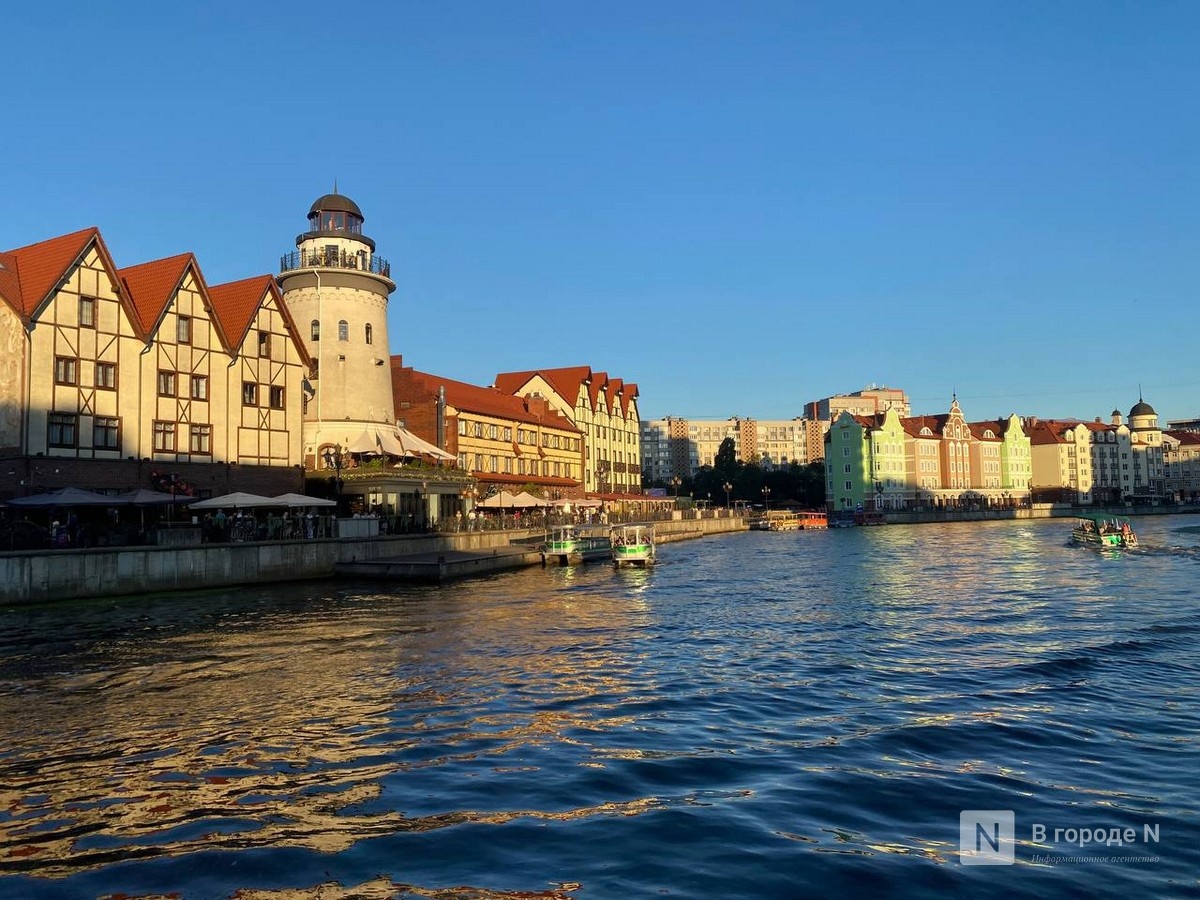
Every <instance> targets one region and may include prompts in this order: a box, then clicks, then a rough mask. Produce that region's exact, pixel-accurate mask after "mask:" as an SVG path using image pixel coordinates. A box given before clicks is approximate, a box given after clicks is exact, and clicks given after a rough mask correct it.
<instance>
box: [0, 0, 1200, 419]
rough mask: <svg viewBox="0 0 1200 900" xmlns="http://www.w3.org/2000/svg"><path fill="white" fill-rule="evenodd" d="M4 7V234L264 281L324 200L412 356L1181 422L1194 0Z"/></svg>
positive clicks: (723, 398) (805, 396)
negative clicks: (359, 235)
mask: <svg viewBox="0 0 1200 900" xmlns="http://www.w3.org/2000/svg"><path fill="white" fill-rule="evenodd" d="M32 7H33V5H32V4H29V5H26V6H25V7H23V8H22V9H20V10H18V11H9V12H8V13H7V14H6V16H5V26H6V30H7V35H6V40H5V47H6V64H7V71H8V73H9V77H8V80H7V83H8V90H7V91H6V95H7V96H6V103H5V105H4V108H3V112H2V117H0V123H3V124H2V129H3V130H2V132H0V133H3V134H4V139H3V140H0V190H2V191H3V196H4V198H5V201H6V202H5V207H6V208H7V210H8V215H6V216H3V217H0V248H4V249H9V248H13V247H17V246H21V245H24V244H27V243H32V242H34V241H38V240H42V239H45V238H48V237H52V236H54V235H57V234H62V233H66V232H69V231H75V230H77V229H80V228H84V227H87V226H89V225H97V226H99V227H100V229H101V231H102V233H103V234H104V237H105V239H106V241H107V242H108V245H109V248H110V249H111V250H112V252H113V255H114V257H115V259H116V261H117V264H118V265H121V266H124V265H132V264H135V263H140V262H144V261H147V260H151V259H157V258H160V257H164V256H169V255H173V254H175V253H180V252H184V251H189V250H190V251H193V252H195V253H196V255H197V257H198V258H199V260H200V265H201V267H202V269H203V271H204V273H205V277H206V278H207V279H208V281H209V283H219V282H223V281H230V280H234V279H238V278H244V277H248V276H250V275H254V274H259V273H262V272H275V271H277V267H278V261H279V256H280V255H281V254H282V253H284V252H287V251H289V250H292V249H294V239H295V236H296V235H297V234H298V233H299V232H301V231H302V230H304V228H305V226H306V221H305V214H306V213H307V211H308V207H309V205H310V204H311V203H312V201H313V200H314V199H315V198H316V197H318V196H320V195H321V194H323V193H326V192H327V191H329V190H330V189H331V188H332V186H333V182H334V179H335V178H336V179H337V182H338V187H339V190H340V191H341V192H342V193H344V194H346V195H347V196H349V197H351V198H353V199H354V200H355V201H356V202H357V203H358V204H359V205H360V207H361V208H362V210H363V213H364V215H365V216H366V227H365V230H366V232H367V234H369V235H370V236H371V237H372V238H374V239H375V241H376V243H377V245H378V253H379V254H380V255H382V256H384V257H386V258H387V259H388V260H389V261H390V262H391V264H392V275H393V278H394V279H395V280H396V281H397V283H398V288H397V290H396V293H395V294H394V295H393V297H392V301H391V308H390V313H389V328H390V343H391V349H392V352H393V353H402V354H403V355H404V358H405V361H406V363H408V364H410V365H414V366H416V367H417V368H418V369H422V370H425V371H431V372H436V373H439V374H442V375H445V376H447V377H451V378H457V379H461V380H464V381H470V382H474V383H479V384H488V383H490V381H491V380H492V378H493V377H494V376H495V374H496V373H497V372H499V371H509V370H518V369H527V368H536V367H549V366H564V365H582V364H586V365H591V366H592V367H593V368H595V369H597V370H606V371H608V372H609V373H610V374H612V375H616V376H618V377H621V378H624V379H625V380H627V381H636V382H637V383H638V385H639V387H640V389H641V394H642V397H641V411H642V415H643V417H644V418H654V417H659V416H664V415H677V416H690V417H693V418H723V417H725V416H730V415H742V416H755V417H758V418H788V417H791V416H795V415H799V414H801V412H802V407H803V404H804V403H805V402H806V401H809V400H813V399H817V398H819V397H823V396H827V395H829V394H832V393H839V392H845V391H851V390H856V389H859V388H862V387H864V386H866V385H868V384H869V383H879V384H887V385H889V386H895V387H902V388H905V389H906V390H907V391H908V392H909V394H910V396H911V397H912V400H913V408H914V412H920V413H934V412H940V411H944V410H945V408H946V407H947V406H948V404H949V402H950V398H951V393H952V392H954V391H957V394H958V397H959V400H960V402H961V403H962V405H963V407H964V411H965V412H966V413H967V415H968V417H969V418H985V417H993V416H999V415H1006V414H1007V413H1009V412H1013V411H1015V412H1018V413H1021V414H1034V415H1039V416H1042V417H1047V416H1078V417H1082V418H1091V417H1093V416H1096V415H1101V416H1107V415H1108V413H1109V412H1110V411H1111V410H1112V409H1113V408H1114V407H1120V408H1121V409H1122V411H1125V412H1127V411H1128V409H1129V407H1130V406H1132V405H1133V404H1134V403H1135V402H1136V401H1137V395H1138V388H1139V384H1140V385H1142V389H1143V391H1144V394H1145V397H1146V399H1147V400H1148V401H1149V402H1150V403H1152V404H1153V405H1154V406H1155V407H1156V409H1157V410H1158V412H1159V414H1160V416H1161V417H1163V419H1166V418H1183V417H1191V416H1198V415H1200V365H1198V364H1197V352H1196V348H1197V343H1198V341H1200V304H1198V303H1197V293H1198V291H1197V289H1198V287H1200V180H1198V179H1197V163H1198V161H1200V117H1198V116H1197V113H1196V94H1197V88H1198V87H1200V53H1197V52H1196V47H1197V46H1200V5H1198V4H1195V3H1191V2H1178V3H1172V2H1155V3H1147V4H1129V3H1103V2H1092V3H1072V2H1062V3H1055V4H1045V3H1022V2H1002V3H983V2H972V3H953V2H944V3H922V2H913V3H903V4H901V3H891V2H888V3H858V4H845V3H800V2H790V3H764V2H758V3H756V2H748V3H731V2H726V3H705V2H689V3H619V2H606V3H602V4H600V3H593V4H585V3H580V2H553V3H509V4H505V3H497V2H493V3H419V4H418V3H391V4H380V5H379V6H378V8H370V7H369V6H368V7H360V6H354V5H343V6H338V5H329V4H311V3H304V2H301V3H291V4H286V5H282V4H280V5H275V4H267V3H251V4H242V3H237V4H234V3H206V4H186V5H185V4H159V3H156V4H144V3H134V2H127V3H119V4H111V5H108V4H93V3H86V4H84V3H53V2H49V3H46V4H41V5H38V6H37V8H36V9H35V8H32Z"/></svg>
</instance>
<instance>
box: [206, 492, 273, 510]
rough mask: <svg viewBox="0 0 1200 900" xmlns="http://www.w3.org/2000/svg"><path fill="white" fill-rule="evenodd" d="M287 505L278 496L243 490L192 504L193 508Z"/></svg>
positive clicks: (249, 507) (243, 507)
mask: <svg viewBox="0 0 1200 900" xmlns="http://www.w3.org/2000/svg"><path fill="white" fill-rule="evenodd" d="M285 506H287V504H286V503H284V502H283V501H282V500H280V499H279V498H277V497H260V496H258V494H244V493H242V492H241V491H235V492H234V493H232V494H222V495H221V496H220V497H210V498H208V499H207V500H198V501H196V502H195V503H192V504H191V508H192V509H255V508H270V509H281V508H283V507H285Z"/></svg>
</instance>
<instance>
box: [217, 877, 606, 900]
mask: <svg viewBox="0 0 1200 900" xmlns="http://www.w3.org/2000/svg"><path fill="white" fill-rule="evenodd" d="M582 888H583V885H581V884H579V883H578V882H573V881H564V882H561V883H558V884H555V886H554V887H552V888H550V889H548V890H544V891H497V890H491V889H489V888H479V887H468V886H466V885H460V886H458V887H449V888H422V887H418V886H417V885H414V884H401V883H400V882H397V881H392V880H391V879H389V878H375V879H373V880H371V881H365V882H363V883H362V884H356V885H352V886H350V887H345V886H343V885H341V884H338V883H337V882H335V881H331V882H325V883H323V884H317V885H313V886H312V887H307V888H282V889H279V890H250V889H247V888H243V889H242V890H239V891H235V892H234V894H233V896H232V900H396V898H397V897H428V898H430V900H570V898H572V897H574V896H575V892H576V891H578V890H581V889H582Z"/></svg>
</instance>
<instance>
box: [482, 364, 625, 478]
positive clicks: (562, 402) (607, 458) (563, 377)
mask: <svg viewBox="0 0 1200 900" xmlns="http://www.w3.org/2000/svg"><path fill="white" fill-rule="evenodd" d="M496 388H497V390H500V391H503V392H504V393H507V394H514V395H519V396H522V397H533V398H542V399H545V400H546V401H547V403H548V404H549V406H550V408H551V409H553V410H556V411H557V412H558V413H560V414H561V415H562V416H563V417H565V418H566V419H567V420H568V421H570V422H571V424H572V425H574V427H576V428H577V429H578V430H579V431H580V432H582V434H583V445H584V472H583V483H584V490H586V491H587V492H588V493H596V494H617V495H624V494H640V493H641V492H642V465H641V420H640V418H639V415H638V406H637V398H638V388H637V385H636V384H632V383H627V382H625V381H622V380H621V379H620V378H610V377H609V376H608V374H607V373H605V372H593V371H592V370H591V368H590V367H588V366H574V367H571V368H563V369H535V370H531V371H528V372H502V373H501V374H499V375H497V376H496Z"/></svg>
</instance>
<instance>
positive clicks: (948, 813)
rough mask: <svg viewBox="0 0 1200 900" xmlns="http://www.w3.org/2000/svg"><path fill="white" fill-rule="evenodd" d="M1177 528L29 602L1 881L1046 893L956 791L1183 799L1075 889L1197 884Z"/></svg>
mask: <svg viewBox="0 0 1200 900" xmlns="http://www.w3.org/2000/svg"><path fill="white" fill-rule="evenodd" d="M1179 524H1180V523H1179V522H1178V521H1177V520H1175V519H1158V520H1154V521H1151V522H1146V523H1144V524H1143V525H1142V527H1141V528H1139V533H1140V534H1141V535H1142V543H1143V546H1144V547H1145V548H1146V549H1145V550H1144V552H1136V553H1128V552H1126V553H1122V554H1116V555H1114V556H1104V555H1102V554H1100V553H1097V552H1095V551H1094V550H1090V549H1088V548H1074V547H1070V546H1068V545H1067V543H1066V535H1067V533H1068V532H1069V528H1067V529H1066V530H1065V531H1064V530H1063V526H1062V524H1061V523H1054V522H1039V523H1028V524H1026V523H986V524H982V523H981V524H962V525H947V526H925V527H908V528H905V527H888V528H873V529H851V530H844V531H832V532H826V533H799V534H797V533H786V534H772V533H759V532H755V533H750V534H745V535H736V536H728V537H724V538H716V539H708V540H704V541H695V542H688V543H683V544H671V545H668V546H666V547H664V548H663V550H662V554H661V561H660V564H659V565H658V566H657V567H655V568H653V569H629V570H620V571H614V570H612V569H611V568H609V567H607V566H603V565H590V566H577V567H553V568H549V569H546V570H529V571H523V572H517V573H510V574H506V575H503V576H497V577H494V578H490V579H485V580H480V581H475V582H468V583H462V584H458V585H453V586H448V587H443V588H426V587H422V588H409V587H404V588H398V589H396V590H383V589H381V588H380V587H379V586H378V585H376V586H372V587H367V588H366V589H363V588H362V587H361V586H359V587H354V586H345V585H329V584H319V585H309V586H300V587H297V586H295V585H288V586H282V587H278V588H269V589H263V590H258V589H256V590H246V591H240V592H230V593H220V594H192V595H186V596H172V597H161V598H144V599H130V600H124V601H116V602H114V601H98V602H94V603H78V604H67V605H59V606H48V607H41V608H37V609H16V610H7V611H4V613H3V625H4V627H3V630H2V632H0V634H2V636H0V722H3V737H4V740H3V743H2V744H0V895H9V894H17V895H21V896H39V895H42V896H97V895H102V894H112V893H114V892H124V893H126V894H129V895H137V894H144V895H148V894H153V893H163V892H170V891H185V892H186V893H187V894H188V895H195V896H214V897H230V896H235V895H236V896H238V897H241V898H248V897H317V896H319V897H322V898H327V897H339V896H345V897H350V896H353V897H364V898H370V897H376V896H378V897H399V896H411V897H426V896H428V897H447V898H449V897H455V898H457V897H471V898H478V897H567V896H576V895H578V896H587V897H630V896H647V895H650V894H653V893H657V892H670V893H674V894H677V895H680V896H701V895H705V896H722V897H728V896H740V895H741V896H794V895H798V894H805V893H829V892H834V891H836V890H843V889H850V888H855V889H860V890H861V889H862V888H864V887H865V886H867V885H878V886H879V888H880V889H882V888H883V887H884V886H885V885H887V886H891V887H893V888H894V886H895V885H896V884H897V883H903V884H904V885H906V886H907V888H908V889H910V890H912V891H913V892H914V893H922V892H934V891H945V890H963V889H967V888H969V889H970V890H972V891H973V892H976V893H979V892H983V893H989V892H995V893H1000V892H1001V889H1002V888H1003V889H1013V888H1014V885H1015V886H1017V888H1018V889H1020V890H1024V891H1028V892H1036V893H1045V892H1054V891H1056V890H1060V889H1061V887H1062V885H1063V884H1064V883H1065V882H1063V881H1062V880H1061V879H1062V878H1063V877H1064V874H1063V873H1061V872H1060V871H1059V870H1056V869H1051V870H1046V869H1044V868H1042V867H1039V866H1035V865H1032V864H1029V863H1028V862H1026V863H1025V864H1023V865H1020V866H1018V867H1017V868H1016V869H1012V870H1007V874H1006V878H1005V879H1000V878H994V879H991V880H988V879H986V878H983V877H982V876H980V875H979V874H978V872H979V870H977V869H964V868H961V867H959V866H958V865H957V862H956V860H957V834H958V831H957V829H958V812H959V811H960V810H961V809H968V808H979V809H1008V808H1011V809H1014V810H1016V812H1017V817H1018V823H1020V822H1021V821H1025V822H1027V823H1028V822H1050V823H1058V824H1059V825H1060V826H1062V827H1071V826H1075V827H1080V826H1083V825H1087V826H1089V827H1091V826H1093V825H1096V824H1099V823H1100V821H1101V820H1103V821H1104V822H1106V823H1109V824H1110V827H1121V828H1124V827H1126V826H1127V825H1129V826H1130V827H1140V825H1141V823H1142V822H1143V821H1145V820H1148V819H1153V820H1154V821H1160V822H1166V823H1169V824H1170V825H1171V827H1172V829H1173V833H1174V834H1178V835H1180V840H1179V841H1178V843H1177V844H1175V845H1173V846H1171V847H1168V846H1166V842H1165V841H1164V844H1163V845H1162V846H1160V847H1159V848H1157V849H1158V852H1159V853H1160V855H1161V857H1162V859H1161V861H1160V862H1159V863H1156V864H1154V865H1152V866H1142V867H1136V866H1131V865H1128V866H1123V867H1118V869H1119V870H1118V871H1114V870H1113V868H1114V867H1105V868H1103V869H1101V870H1100V871H1085V870H1084V869H1083V868H1082V867H1075V868H1074V869H1073V870H1072V871H1071V873H1070V874H1071V876H1072V877H1073V878H1074V879H1075V880H1074V881H1072V882H1071V884H1073V885H1075V886H1076V887H1079V886H1080V885H1083V886H1084V887H1086V886H1087V885H1089V884H1090V885H1091V886H1092V887H1093V888H1095V889H1097V890H1103V889H1108V888H1111V886H1112V885H1114V884H1124V885H1125V886H1126V887H1128V888H1129V889H1142V890H1145V889H1147V888H1148V887H1149V888H1164V886H1169V885H1178V884H1193V883H1194V881H1188V878H1193V879H1194V872H1195V868H1194V867H1195V864H1196V862H1197V861H1198V860H1197V856H1196V850H1195V849H1194V848H1195V847H1196V846H1197V843H1196V841H1194V840H1191V841H1190V843H1189V841H1185V840H1183V839H1182V836H1183V835H1185V834H1189V835H1190V836H1191V837H1192V838H1195V837H1200V834H1197V832H1196V825H1195V822H1194V820H1193V818H1192V817H1191V808H1192V806H1193V802H1192V801H1194V797H1195V794H1196V788H1197V786H1198V785H1197V777H1196V776H1195V775H1194V769H1195V767H1194V755H1195V748H1194V747H1193V746H1192V745H1193V743H1194V742H1195V735H1196V734H1197V725H1198V724H1200V722H1198V721H1197V711H1196V710H1197V707H1196V703H1195V700H1196V691H1197V661H1198V657H1197V652H1196V649H1195V647H1196V636H1197V634H1198V633H1200V611H1198V610H1197V608H1196V592H1195V584H1196V576H1197V565H1198V564H1200V559H1198V558H1197V556H1196V554H1195V553H1194V552H1193V551H1194V548H1195V547H1196V545H1197V535H1196V534H1194V533H1188V532H1180V531H1178V530H1177V528H1178V527H1179ZM1060 532H1061V534H1060ZM1093 820H1094V821H1093ZM1164 830H1166V829H1165V828H1164ZM1043 849H1045V848H1043ZM1035 850H1036V848H1035ZM1054 850H1055V851H1057V852H1075V853H1078V852H1080V851H1079V848H1078V847H1076V848H1073V849H1072V848H1062V847H1058V848H1054ZM1032 852H1034V851H1033V850H1031V851H1030V852H1029V853H1028V854H1026V858H1027V859H1028V858H1029V857H1031V855H1032ZM1018 856H1019V858H1020V854H1018ZM1189 866H1190V868H1189ZM1089 879H1091V881H1089ZM468 885H469V887H468ZM890 892H892V893H894V892H895V891H894V890H892V891H890Z"/></svg>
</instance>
